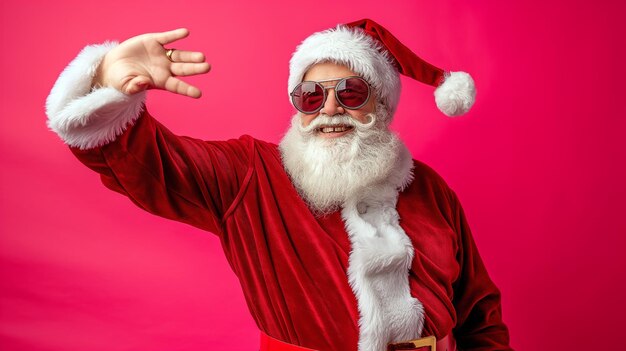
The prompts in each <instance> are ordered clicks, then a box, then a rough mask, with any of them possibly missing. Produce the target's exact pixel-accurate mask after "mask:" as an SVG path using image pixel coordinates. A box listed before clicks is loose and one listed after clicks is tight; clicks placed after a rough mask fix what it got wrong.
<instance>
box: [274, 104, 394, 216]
mask: <svg viewBox="0 0 626 351" xmlns="http://www.w3.org/2000/svg"><path fill="white" fill-rule="evenodd" d="M376 110H377V111H378V113H377V114H373V113H372V114H369V115H368V118H369V122H368V123H365V124H364V123H360V122H358V121H356V120H354V119H353V118H352V117H350V115H348V114H345V115H340V116H333V117H330V116H328V115H323V114H320V115H319V116H317V117H316V118H315V119H313V121H312V122H311V123H310V124H309V125H308V126H307V127H303V126H302V122H301V118H300V115H299V114H296V115H295V116H294V117H293V118H292V121H291V127H290V128H289V130H288V131H287V134H286V135H285V137H284V138H283V140H282V141H281V142H280V146H279V148H280V152H281V155H282V160H283V165H284V167H285V169H286V171H287V173H288V174H289V176H290V177H291V180H292V182H293V183H294V185H295V187H296V189H297V190H298V192H299V194H300V196H302V198H303V199H304V200H305V201H306V202H307V204H308V205H309V207H310V208H311V210H312V211H313V213H314V214H316V215H324V214H327V213H330V212H333V211H336V210H338V209H339V208H340V207H342V205H343V204H344V202H345V201H346V200H347V199H348V198H349V197H350V196H352V195H353V194H355V193H357V192H359V191H366V188H367V187H369V186H372V185H375V184H377V183H380V182H382V181H385V180H386V179H387V178H388V177H389V176H390V174H391V173H392V172H393V170H394V166H396V164H397V161H398V158H399V157H400V154H401V152H402V150H404V145H403V144H402V142H401V141H400V139H399V138H398V137H397V136H396V135H395V134H394V133H393V132H391V131H390V130H389V128H388V126H387V124H386V123H385V122H384V121H388V120H390V118H389V116H387V110H386V108H384V106H383V105H381V104H379V105H378V106H377V109H376ZM341 124H343V125H350V126H353V127H354V129H353V130H352V131H351V132H349V133H348V134H346V135H344V136H341V137H338V138H330V139H326V138H322V137H320V136H318V132H317V129H318V128H319V127H320V126H321V125H341Z"/></svg>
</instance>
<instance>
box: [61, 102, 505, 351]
mask: <svg viewBox="0 0 626 351" xmlns="http://www.w3.org/2000/svg"><path fill="white" fill-rule="evenodd" d="M72 151H73V152H74V154H75V155H76V156H77V157H78V158H79V159H80V161H82V162H83V163H84V164H85V165H87V166H88V167H90V168H92V169H93V170H95V171H96V172H98V173H100V175H101V178H102V182H103V183H104V184H105V185H106V186H107V187H109V188H111V189H113V190H115V191H117V192H120V193H122V194H124V195H126V196H128V198H129V199H131V200H132V201H133V202H134V203H135V204H137V205H138V206H139V207H141V208H143V209H145V210H147V211H149V212H152V213H154V214H156V215H159V216H162V217H166V218H170V219H173V220H177V221H181V222H185V223H188V224H191V225H193V226H196V227H199V228H202V229H205V230H207V231H209V232H212V233H215V234H216V235H217V236H218V237H219V238H220V240H221V243H222V247H223V249H224V253H225V254H226V257H227V259H228V262H229V263H230V265H231V267H232V269H233V271H234V272H235V274H236V275H237V276H238V278H239V280H240V282H241V287H242V289H243V292H244V295H245V298H246V301H247V304H248V307H249V309H250V313H251V314H252V316H253V318H254V320H255V321H256V323H257V325H258V326H259V329H260V330H262V331H263V332H265V333H267V334H268V335H270V336H272V337H274V338H277V339H280V340H284V341H286V342H289V343H292V344H296V345H301V346H305V347H308V348H312V349H317V350H342V351H345V350H356V349H357V341H358V311H357V303H356V299H355V297H354V295H353V293H352V290H351V288H350V286H349V285H348V279H347V273H346V271H347V266H348V254H349V252H350V243H349V240H348V236H347V233H346V231H345V229H344V225H343V222H342V220H341V217H340V214H339V212H336V213H333V214H330V215H328V216H325V217H322V218H316V217H314V216H313V215H312V214H311V212H310V211H309V209H308V208H307V205H306V204H305V203H304V202H303V201H302V199H301V198H300V197H299V195H298V193H297V192H296V190H295V189H294V187H293V185H292V183H291V182H290V180H289V177H288V175H287V174H286V173H285V171H284V169H283V167H282V164H281V160H280V153H279V152H278V149H277V146H276V145H274V144H270V143H266V142H263V141H259V140H255V139H253V138H252V137H249V136H243V137H241V138H239V139H235V140H229V141H223V142H208V141H201V140H197V139H192V138H188V137H178V136H175V135H173V134H172V133H171V132H170V131H169V130H167V129H166V128H165V127H163V126H162V125H161V124H159V123H158V122H157V121H156V120H155V119H153V118H152V117H151V116H150V115H149V114H148V113H145V114H144V115H143V116H142V117H140V118H139V119H138V121H137V122H136V124H135V125H134V126H132V127H130V128H129V129H128V130H127V131H126V132H125V133H124V134H123V135H122V136H120V137H119V138H118V139H117V140H116V141H115V142H112V143H110V144H108V145H105V146H103V147H100V148H95V149H91V150H79V149H72ZM414 172H415V180H414V181H413V182H412V183H411V185H410V186H409V187H408V189H406V190H405V191H404V192H402V193H401V194H400V196H399V200H398V206H397V209H398V212H399V214H400V216H401V222H400V224H401V226H402V227H403V228H404V230H405V231H406V233H407V235H409V237H410V238H411V240H412V242H413V246H414V247H415V259H414V261H413V265H412V268H411V272H410V288H411V293H412V295H413V296H415V297H417V298H418V299H419V300H420V301H421V302H422V303H423V304H424V307H425V310H426V325H425V329H424V333H423V335H432V334H434V335H436V336H437V338H441V337H443V336H446V335H448V334H450V333H452V332H453V333H454V335H455V336H456V338H457V343H458V345H459V348H460V349H462V350H509V347H508V331H507V329H506V326H505V325H504V324H503V323H502V319H501V312H500V295H499V291H498V289H497V288H496V287H495V285H494V284H493V283H492V282H491V280H490V279H489V277H488V275H487V272H486V270H485V267H484V266H483V264H482V262H481V259H480V256H479V255H478V251H477V249H476V246H475V244H474V241H473V239H472V236H471V233H470V230H469V227H468V225H467V222H466V220H465V217H464V215H463V211H462V209H461V206H460V204H459V202H458V200H457V197H456V196H455V194H454V192H453V191H451V190H450V189H449V188H448V186H447V185H446V184H445V182H444V181H443V180H442V179H441V178H440V177H439V176H438V175H437V174H436V173H435V172H434V171H432V170H431V169H430V168H428V167H427V166H426V165H424V164H422V163H420V162H417V161H416V162H415V170H414Z"/></svg>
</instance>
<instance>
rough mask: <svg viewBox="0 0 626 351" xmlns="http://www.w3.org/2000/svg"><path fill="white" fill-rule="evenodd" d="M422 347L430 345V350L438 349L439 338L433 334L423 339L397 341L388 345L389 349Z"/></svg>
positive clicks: (393, 350) (435, 350)
mask: <svg viewBox="0 0 626 351" xmlns="http://www.w3.org/2000/svg"><path fill="white" fill-rule="evenodd" d="M421 347H429V348H430V349H429V350H428V351H437V338H436V337H435V336H434V335H431V336H427V337H425V338H421V339H415V340H409V341H401V342H395V343H392V344H389V345H387V351H396V350H398V351H399V350H415V349H419V348H421Z"/></svg>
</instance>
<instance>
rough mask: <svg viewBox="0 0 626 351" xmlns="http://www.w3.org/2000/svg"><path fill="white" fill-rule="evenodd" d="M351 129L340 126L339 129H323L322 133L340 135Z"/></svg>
mask: <svg viewBox="0 0 626 351" xmlns="http://www.w3.org/2000/svg"><path fill="white" fill-rule="evenodd" d="M348 129H349V127H346V126H338V127H322V128H321V131H322V133H333V132H334V133H338V132H345V131H346V130H348Z"/></svg>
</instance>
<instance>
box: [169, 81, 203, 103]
mask: <svg viewBox="0 0 626 351" xmlns="http://www.w3.org/2000/svg"><path fill="white" fill-rule="evenodd" d="M165 90H167V91H171V92H172V93H176V94H180V95H185V96H189V97H192V98H195V99H197V98H199V97H200V96H202V92H201V91H200V89H198V88H196V87H194V86H192V85H190V84H188V83H185V82H183V81H182V80H180V79H178V78H175V77H169V78H168V79H167V81H166V82H165Z"/></svg>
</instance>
